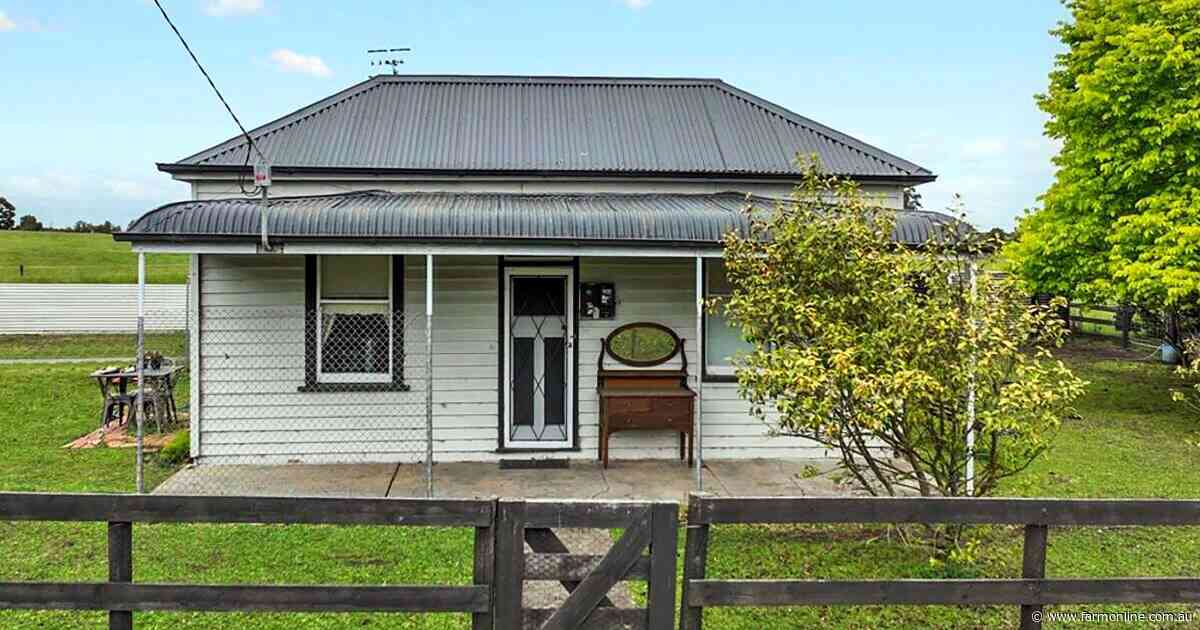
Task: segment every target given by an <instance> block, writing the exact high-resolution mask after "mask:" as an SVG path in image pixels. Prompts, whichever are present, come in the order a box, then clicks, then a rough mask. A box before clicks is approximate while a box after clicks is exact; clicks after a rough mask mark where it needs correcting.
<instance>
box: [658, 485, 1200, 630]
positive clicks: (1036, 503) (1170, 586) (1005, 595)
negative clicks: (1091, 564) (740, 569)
mask: <svg viewBox="0 0 1200 630" xmlns="http://www.w3.org/2000/svg"><path fill="white" fill-rule="evenodd" d="M731 523H925V524H981V525H982V524H998V525H1014V524H1017V525H1024V527H1025V540H1024V546H1023V558H1022V577H1021V578H1018V579H979V580H950V579H947V580H832V581H826V580H821V581H815V580H712V579H708V578H707V575H706V573H707V566H706V565H707V555H708V545H709V539H710V535H711V532H710V527H711V526H712V525H715V524H731ZM1052 525H1053V526H1074V525H1104V526H1114V525H1144V526H1161V525H1173V526H1181V525H1200V501H1166V500H1161V501H1160V500H1069V499H1068V500H1064V499H941V498H880V499H877V498H816V497H814V498H808V497H788V498H776V497H772V498H714V497H706V496H701V495H692V497H691V498H690V500H689V502H688V518H687V540H686V542H685V551H684V559H683V562H684V578H683V600H682V602H681V604H680V628H681V630H698V629H699V628H701V627H702V623H703V611H704V608H705V607H710V606H729V607H741V606H815V605H898V604H909V605H1014V606H1020V607H1021V627H1022V628H1040V627H1041V618H1042V615H1041V610H1042V607H1043V606H1046V605H1052V604H1096V603H1150V602H1154V603H1165V602H1172V603H1178V602H1200V579H1196V578H1190V577H1187V578H1115V579H1047V578H1046V577H1045V573H1046V543H1047V535H1048V528H1049V526H1052Z"/></svg>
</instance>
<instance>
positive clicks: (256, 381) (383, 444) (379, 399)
mask: <svg viewBox="0 0 1200 630" xmlns="http://www.w3.org/2000/svg"><path fill="white" fill-rule="evenodd" d="M497 274H498V267H497V260H496V258H494V257H484V256H479V257H450V256H440V257H437V258H436V259H435V263H434V286H435V294H434V313H435V317H434V352H435V354H434V358H433V365H434V383H433V389H434V414H433V415H434V449H435V460H436V461H461V460H493V459H498V458H499V457H500V455H499V454H497V453H496V449H497V446H498V443H497V439H498V430H497V427H498V425H499V422H500V417H499V411H500V410H499V401H500V395H499V394H500V392H499V386H498V378H497V374H498V369H499V365H498V356H499V349H500V338H499V332H498V326H499V312H498V309H499V297H498V280H497ZM693 274H694V261H692V260H690V259H681V260H670V259H620V258H585V259H582V260H581V262H580V280H581V281H583V282H602V281H611V282H614V283H616V286H617V297H618V305H617V318H616V319H613V320H582V321H580V325H579V338H578V344H579V370H578V381H579V436H578V443H579V446H580V449H579V450H578V451H568V452H567V454H566V456H567V457H573V458H583V459H590V458H594V457H595V453H596V438H597V434H598V426H597V400H596V389H595V388H596V360H597V357H598V354H599V352H600V342H601V339H603V338H604V337H605V336H606V335H607V334H608V333H609V332H611V331H612V330H613V329H615V328H616V327H617V326H620V325H622V324H625V323H629V322H634V321H655V322H658V323H661V324H664V325H666V326H669V327H671V328H672V329H674V330H675V332H676V333H677V334H678V335H679V336H680V337H683V338H685V339H686V340H687V342H686V348H687V351H688V363H689V368H690V371H691V373H692V374H693V385H694V384H695V383H694V381H695V378H696V376H695V375H698V374H699V372H700V368H699V358H698V357H697V355H696V347H697V346H696V343H695V339H694V336H695V329H696V327H695V296H694V291H693V288H692V287H693V286H694V284H695V277H694V275H693ZM200 276H201V284H200V293H201V296H200V297H201V299H200V303H201V305H202V310H201V323H200V341H199V354H200V365H201V368H200V373H201V378H200V382H199V390H200V396H201V401H200V402H201V410H202V411H201V413H202V419H201V422H200V425H201V426H200V430H199V437H200V440H199V444H200V445H201V446H200V453H199V456H200V458H201V459H202V461H203V462H205V463H286V462H290V461H300V462H306V463H323V462H358V461H417V460H419V459H421V458H422V457H423V455H424V437H425V434H424V426H425V424H424V423H425V415H424V414H425V407H424V388H425V381H424V380H423V379H424V365H425V355H424V347H425V346H424V340H425V338H424V307H425V286H424V285H425V266H424V257H420V256H410V257H407V259H406V264H405V310H406V313H407V319H408V320H409V321H410V322H411V323H410V325H409V326H408V327H407V334H406V336H405V348H406V350H405V353H406V360H405V364H406V369H405V377H406V382H407V383H408V384H409V385H411V387H412V391H411V392H359V393H313V392H298V391H297V388H298V387H299V386H300V385H302V384H303V382H304V323H303V320H302V318H301V314H302V312H303V305H304V260H303V257H302V256H286V255H284V256H233V255H205V256H203V257H201V273H200ZM270 309H286V312H287V313H288V314H289V316H288V317H285V318H279V317H272V316H270V313H272V312H275V313H278V312H279V311H272V310H270ZM704 396H705V404H704V422H703V431H704V454H705V456H706V457H712V458H722V457H789V456H790V457H810V456H819V455H821V454H822V452H821V451H820V450H818V449H815V448H812V447H811V445H810V444H809V443H807V442H804V441H802V440H797V439H793V438H775V437H768V436H767V435H766V432H767V428H766V426H765V425H764V424H762V423H761V422H759V421H758V420H756V419H754V418H751V417H750V416H749V415H748V406H747V404H746V403H745V401H742V400H740V399H739V398H738V397H737V392H736V386H734V385H732V384H718V383H705V384H704ZM674 436H675V434H669V433H650V432H645V433H643V432H626V433H619V434H617V435H616V436H614V437H613V439H612V445H611V449H612V456H613V457H614V458H617V459H620V458H672V457H675V456H676V453H677V450H676V449H677V448H678V441H677V438H675V437H674ZM555 456H557V457H561V456H563V455H562V454H561V453H556V454H555Z"/></svg>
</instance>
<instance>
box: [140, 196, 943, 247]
mask: <svg viewBox="0 0 1200 630" xmlns="http://www.w3.org/2000/svg"><path fill="white" fill-rule="evenodd" d="M775 202H776V200H774V199H767V198H763V197H747V196H746V195H742V194H739V193H719V194H668V193H640V194H633V193H630V194H625V193H591V194H583V193H580V194H519V193H421V192H417V193H390V192H383V191H365V192H351V193H342V194H336V195H316V196H306V197H283V198H278V199H272V200H271V202H270V210H269V212H268V231H269V233H270V235H271V237H272V239H283V240H285V241H286V240H287V239H288V238H303V239H330V240H347V239H375V240H407V241H432V240H491V241H592V242H595V241H601V242H621V243H624V244H628V245H637V244H645V245H655V244H663V243H712V244H715V243H717V242H719V241H721V239H722V237H723V236H724V235H725V234H726V233H727V232H729V231H730V230H737V231H739V232H741V233H745V230H746V228H747V218H746V214H745V213H744V212H743V209H744V208H746V206H747V204H748V203H749V204H752V205H754V206H756V207H761V208H763V209H764V210H766V209H769V208H772V207H773V206H774V204H775ZM259 208H260V206H259V202H258V200H255V199H244V198H237V199H218V200H206V201H184V202H179V203H173V204H169V205H166V206H163V207H161V208H158V209H156V210H153V211H151V212H149V213H147V214H145V215H143V216H142V217H141V218H139V219H138V220H137V221H134V223H133V224H132V225H130V227H129V229H128V230H127V231H126V232H123V233H120V234H118V235H117V238H119V239H120V240H165V241H188V240H202V239H220V238H257V236H258V234H259V220H260V214H259ZM952 223H954V219H953V218H952V217H950V216H947V215H944V214H939V213H936V212H901V213H899V219H898V221H897V225H896V229H895V233H894V237H895V239H896V240H897V241H898V242H900V243H903V244H908V245H919V244H922V243H924V242H926V241H928V240H929V239H930V238H932V237H934V236H936V235H937V234H938V231H939V230H940V229H941V228H942V227H944V226H946V225H948V224H952Z"/></svg>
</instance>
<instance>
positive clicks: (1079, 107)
mask: <svg viewBox="0 0 1200 630" xmlns="http://www.w3.org/2000/svg"><path fill="white" fill-rule="evenodd" d="M1067 5H1068V7H1069V9H1070V11H1071V16H1072V20H1071V21H1070V22H1069V23H1064V24H1060V25H1059V26H1058V28H1056V29H1055V30H1054V31H1053V33H1054V34H1055V35H1056V36H1057V37H1058V38H1059V39H1060V40H1061V41H1062V42H1063V43H1064V44H1066V46H1067V52H1066V53H1064V54H1061V55H1059V57H1058V60H1057V63H1056V64H1055V68H1054V70H1053V71H1052V72H1051V73H1050V85H1049V88H1048V90H1047V92H1046V93H1045V94H1042V95H1039V96H1038V97H1037V102H1038V106H1039V107H1040V108H1041V109H1042V110H1043V111H1045V112H1046V113H1047V114H1049V116H1050V120H1049V121H1048V122H1047V124H1046V134H1047V135H1049V136H1050V137H1053V138H1057V139H1059V140H1061V141H1062V150H1061V151H1060V152H1059V154H1058V156H1057V157H1056V158H1055V160H1054V161H1055V164H1056V165H1057V166H1058V171H1057V174H1056V176H1055V181H1054V183H1053V184H1052V185H1051V187H1050V189H1049V190H1048V191H1047V192H1046V193H1045V195H1044V196H1043V198H1042V202H1043V206H1044V207H1043V208H1042V209H1041V210H1039V211H1037V212H1034V213H1032V214H1030V215H1027V216H1026V217H1025V218H1024V219H1023V220H1022V221H1021V223H1020V233H1021V238H1020V240H1019V242H1018V243H1016V244H1015V245H1014V247H1013V248H1012V250H1011V252H1010V253H1011V254H1012V257H1013V259H1014V260H1015V261H1016V263H1017V265H1016V271H1017V272H1018V273H1019V274H1020V275H1021V276H1022V277H1023V278H1024V280H1026V282H1027V283H1028V285H1029V286H1030V287H1031V288H1032V289H1034V290H1036V291H1039V292H1048V293H1053V294H1056V295H1065V296H1073V297H1080V298H1085V299H1091V298H1104V299H1112V300H1116V301H1119V302H1122V303H1137V304H1142V305H1148V306H1157V307H1162V306H1174V305H1178V304H1184V303H1186V302H1188V301H1193V302H1194V301H1195V300H1196V299H1198V298H1200V0H1157V1H1154V2H1146V1H1145V0H1070V1H1069V2H1068V3H1067Z"/></svg>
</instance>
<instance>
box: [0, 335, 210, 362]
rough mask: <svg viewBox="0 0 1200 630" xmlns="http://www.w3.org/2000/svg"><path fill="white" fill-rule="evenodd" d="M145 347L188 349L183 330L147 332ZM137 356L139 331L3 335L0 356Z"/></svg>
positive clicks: (166, 352) (171, 352)
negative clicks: (124, 332) (136, 332)
mask: <svg viewBox="0 0 1200 630" xmlns="http://www.w3.org/2000/svg"><path fill="white" fill-rule="evenodd" d="M145 343H146V351H147V352H161V353H162V355H163V356H165V357H182V356H184V354H185V353H186V352H187V348H186V339H185V338H184V333H183V332H175V333H147V334H146V342H145ZM136 356H137V335H126V334H104V335H0V359H34V358H38V359H72V358H100V357H113V358H115V357H129V360H130V361H132V360H134V358H135V357H136Z"/></svg>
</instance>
